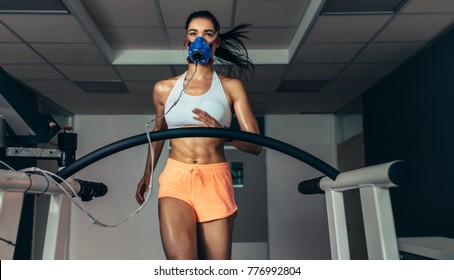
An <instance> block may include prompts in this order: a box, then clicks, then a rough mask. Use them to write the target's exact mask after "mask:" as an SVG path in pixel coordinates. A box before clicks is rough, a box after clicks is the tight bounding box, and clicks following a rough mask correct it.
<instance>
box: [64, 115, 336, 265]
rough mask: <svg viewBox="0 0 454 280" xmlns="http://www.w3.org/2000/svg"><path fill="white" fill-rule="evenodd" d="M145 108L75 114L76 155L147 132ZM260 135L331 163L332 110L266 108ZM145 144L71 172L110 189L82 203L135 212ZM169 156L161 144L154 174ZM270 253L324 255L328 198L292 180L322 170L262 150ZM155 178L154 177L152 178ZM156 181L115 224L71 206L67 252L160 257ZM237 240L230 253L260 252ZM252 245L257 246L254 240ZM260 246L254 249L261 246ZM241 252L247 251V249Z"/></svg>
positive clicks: (115, 212)
mask: <svg viewBox="0 0 454 280" xmlns="http://www.w3.org/2000/svg"><path fill="white" fill-rule="evenodd" d="M149 120H150V117H149V116H140V115H139V116H129V115H115V116H105V115H102V116H101V115H79V116H76V117H75V118H74V128H75V132H76V133H78V150H77V158H80V157H82V156H83V155H85V154H87V153H89V152H92V151H94V150H96V149H98V148H100V147H103V146H105V145H107V144H110V143H112V142H114V141H117V140H120V139H123V138H126V137H130V136H133V135H137V134H142V133H144V132H145V123H146V122H147V121H149ZM265 130H266V135H267V136H270V137H272V138H276V139H279V140H281V141H284V142H287V143H289V144H291V145H294V146H297V147H299V148H301V149H303V150H305V151H307V152H309V153H311V154H313V155H315V156H317V157H320V158H321V159H322V160H324V161H326V162H327V163H329V164H331V165H333V166H335V165H334V163H335V158H336V151H335V117H334V116H330V115H285V116H282V115H276V116H267V117H266V124H265ZM146 152H147V146H146V145H141V146H138V147H135V148H131V149H128V150H126V151H123V152H120V153H117V154H114V155H112V156H110V157H107V158H105V159H103V160H101V161H98V162H96V163H94V164H92V165H91V166H89V167H87V168H85V169H83V170H81V171H80V172H78V173H77V174H76V176H75V177H76V178H80V179H85V180H91V181H98V182H99V181H100V182H104V183H105V184H106V185H107V186H108V187H109V192H108V193H107V194H106V195H105V196H104V197H100V198H95V199H94V201H91V202H86V203H84V206H85V207H86V208H87V209H88V210H89V212H90V213H91V214H93V215H94V216H95V218H97V219H99V220H100V221H101V222H104V223H108V224H114V223H117V222H119V221H121V220H122V219H123V218H125V217H126V216H128V215H129V214H131V213H132V212H134V211H135V210H136V209H137V207H138V205H137V203H136V201H135V198H134V195H135V190H136V184H137V182H138V180H139V179H140V178H141V176H142V174H143V169H144V163H145V160H146ZM167 156H168V152H167V149H164V151H163V154H162V157H161V160H160V161H159V163H158V166H157V168H156V171H157V174H160V172H161V170H162V168H163V165H164V163H165V159H166V158H167ZM266 159H267V181H268V215H269V218H268V224H269V256H270V258H271V259H330V249H329V238H328V225H327V221H326V204H325V200H324V196H323V195H314V196H303V195H302V194H300V193H298V191H297V185H298V183H299V182H300V181H302V180H304V179H309V178H314V177H317V176H320V173H319V172H318V171H316V170H315V169H313V168H312V167H310V166H308V165H307V164H305V163H302V162H300V161H298V160H296V159H294V158H292V157H289V156H287V155H284V154H282V153H279V152H276V151H273V150H268V151H267V157H266ZM154 181H155V185H157V177H155V178H154ZM156 196H157V189H155V191H154V192H153V196H152V198H151V199H150V203H149V205H147V206H146V207H145V208H144V210H143V211H142V212H140V213H139V214H138V215H136V216H134V217H133V218H131V219H130V220H128V221H126V222H125V223H124V224H122V225H120V226H118V227H116V228H101V227H98V226H95V225H93V224H91V222H90V221H89V220H88V218H87V216H86V215H85V214H84V213H83V212H81V211H80V210H79V209H77V208H75V207H73V208H72V216H71V231H70V241H69V256H68V257H69V258H70V259H164V258H165V257H164V253H163V251H162V246H161V241H160V235H159V225H158V215H157V198H156ZM255 247H257V244H248V243H244V244H242V243H237V244H234V246H233V257H234V258H236V257H237V258H239V259H249V258H254V257H256V256H261V255H263V252H261V251H260V250H263V248H262V247H263V246H258V247H259V248H260V249H259V250H257V252H252V251H253V250H254V249H253V248H255ZM258 247H257V248H258ZM259 251H260V252H259ZM245 252H246V253H245Z"/></svg>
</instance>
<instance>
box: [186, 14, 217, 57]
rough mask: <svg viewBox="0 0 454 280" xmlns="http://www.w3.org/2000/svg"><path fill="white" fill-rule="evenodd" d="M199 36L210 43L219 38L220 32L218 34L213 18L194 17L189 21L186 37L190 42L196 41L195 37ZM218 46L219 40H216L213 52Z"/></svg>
mask: <svg viewBox="0 0 454 280" xmlns="http://www.w3.org/2000/svg"><path fill="white" fill-rule="evenodd" d="M199 36H201V37H202V38H204V39H205V41H206V42H207V43H209V44H210V43H213V42H214V41H215V40H216V39H217V37H218V36H219V34H216V30H215V28H214V25H213V23H212V22H211V20H209V19H207V18H194V19H193V20H192V21H191V22H190V23H189V26H188V30H187V33H186V37H187V39H188V40H189V42H194V40H195V38H197V37H199ZM218 46H219V40H216V42H215V43H214V44H213V53H214V50H215V49H216V48H217V47H218Z"/></svg>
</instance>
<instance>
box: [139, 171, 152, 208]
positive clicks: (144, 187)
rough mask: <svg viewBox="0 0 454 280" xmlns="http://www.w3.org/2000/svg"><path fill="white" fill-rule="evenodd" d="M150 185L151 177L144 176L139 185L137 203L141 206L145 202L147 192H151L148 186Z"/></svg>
mask: <svg viewBox="0 0 454 280" xmlns="http://www.w3.org/2000/svg"><path fill="white" fill-rule="evenodd" d="M149 185H150V176H146V175H145V176H143V177H142V179H140V181H139V183H138V184H137V191H136V201H137V203H139V204H140V205H142V204H143V202H144V201H145V192H147V191H149V190H148V186H149Z"/></svg>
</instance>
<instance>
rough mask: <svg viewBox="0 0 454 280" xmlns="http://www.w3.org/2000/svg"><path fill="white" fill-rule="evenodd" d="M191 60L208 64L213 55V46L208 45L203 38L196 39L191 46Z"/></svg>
mask: <svg viewBox="0 0 454 280" xmlns="http://www.w3.org/2000/svg"><path fill="white" fill-rule="evenodd" d="M188 52H189V59H190V60H191V61H193V62H195V63H199V64H206V63H207V62H208V61H210V59H211V54H212V53H213V51H212V49H211V44H208V43H207V41H205V39H203V37H202V36H199V37H197V38H195V40H194V42H192V43H190V45H189V50H188Z"/></svg>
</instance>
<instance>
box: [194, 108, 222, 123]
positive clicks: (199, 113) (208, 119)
mask: <svg viewBox="0 0 454 280" xmlns="http://www.w3.org/2000/svg"><path fill="white" fill-rule="evenodd" d="M192 112H193V113H194V114H195V116H194V120H198V121H199V122H201V123H202V124H200V126H203V127H218V128H223V126H222V125H221V124H220V123H219V122H218V121H217V120H216V119H215V118H213V117H212V116H211V115H210V114H208V113H207V112H205V111H203V110H200V109H199V108H194V109H192Z"/></svg>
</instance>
